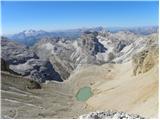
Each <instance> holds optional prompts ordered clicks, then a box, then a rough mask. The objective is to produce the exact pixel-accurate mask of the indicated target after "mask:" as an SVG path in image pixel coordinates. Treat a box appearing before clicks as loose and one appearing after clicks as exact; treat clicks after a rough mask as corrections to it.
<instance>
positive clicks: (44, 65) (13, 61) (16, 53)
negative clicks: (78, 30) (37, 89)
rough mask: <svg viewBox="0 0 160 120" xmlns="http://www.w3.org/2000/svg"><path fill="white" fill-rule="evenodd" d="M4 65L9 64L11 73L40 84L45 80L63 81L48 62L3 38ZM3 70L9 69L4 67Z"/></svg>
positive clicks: (22, 46) (24, 47)
mask: <svg viewBox="0 0 160 120" xmlns="http://www.w3.org/2000/svg"><path fill="white" fill-rule="evenodd" d="M1 44H2V58H3V59H4V60H2V61H1V62H2V64H5V63H6V62H7V63H8V69H10V71H11V70H12V71H13V72H15V73H17V74H19V75H22V76H25V77H28V78H31V79H33V80H36V81H38V82H44V81H45V80H56V81H62V79H61V77H60V75H59V74H58V73H57V72H56V71H55V70H54V68H53V66H52V64H51V63H50V62H49V61H47V60H41V59H39V58H38V57H37V55H36V54H35V53H34V52H33V50H31V49H28V48H27V47H26V46H24V45H21V44H18V43H15V42H13V41H9V40H7V38H2V41H1ZM5 61H6V62H5ZM2 67H3V68H2V69H3V70H5V69H7V68H5V67H4V66H2Z"/></svg>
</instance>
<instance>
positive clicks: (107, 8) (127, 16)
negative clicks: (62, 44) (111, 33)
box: [1, 1, 158, 34]
mask: <svg viewBox="0 0 160 120" xmlns="http://www.w3.org/2000/svg"><path fill="white" fill-rule="evenodd" d="M1 3H2V33H3V34H14V33H18V32H21V31H23V30H26V29H27V30H28V29H34V30H45V31H57V30H60V31H61V30H68V29H79V28H92V27H98V26H102V27H105V28H111V27H122V28H129V27H143V26H144V27H145V26H158V1H139V2H138V1H132V2H131V1H130V2H128V1H123V2H118V1H113V2H111V1H110V2H109V1H101V2H98V1H94V2H84V1H80V2H66V1H61V2H56V1H34V2H33V1H32V2H31V1H22V2H17V1H14V2H13V1H12V2H11V1H2V2H1Z"/></svg>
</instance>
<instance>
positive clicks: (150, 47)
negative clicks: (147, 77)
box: [132, 37, 159, 75]
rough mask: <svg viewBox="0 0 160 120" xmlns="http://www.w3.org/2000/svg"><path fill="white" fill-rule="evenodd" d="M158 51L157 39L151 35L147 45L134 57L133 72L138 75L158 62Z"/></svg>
mask: <svg viewBox="0 0 160 120" xmlns="http://www.w3.org/2000/svg"><path fill="white" fill-rule="evenodd" d="M158 52H159V47H158V43H157V40H155V39H154V38H152V37H151V39H150V40H149V41H147V47H146V48H145V49H144V50H142V51H140V52H137V53H136V54H135V55H133V57H132V63H133V67H134V70H133V74H134V75H138V74H140V73H145V72H147V71H149V70H150V69H151V68H152V67H154V66H155V65H156V64H158V56H159V54H158Z"/></svg>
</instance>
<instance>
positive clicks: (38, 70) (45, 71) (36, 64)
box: [10, 59, 62, 82]
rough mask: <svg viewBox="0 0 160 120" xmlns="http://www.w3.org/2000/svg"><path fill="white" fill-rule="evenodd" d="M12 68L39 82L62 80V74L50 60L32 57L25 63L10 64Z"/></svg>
mask: <svg viewBox="0 0 160 120" xmlns="http://www.w3.org/2000/svg"><path fill="white" fill-rule="evenodd" d="M10 69H12V70H13V71H15V72H17V73H18V74H20V75H22V76H26V77H29V78H31V79H33V80H36V81H39V82H44V81H45V80H56V81H62V79H61V77H60V75H59V74H58V73H57V72H56V71H55V70H54V69H53V67H52V64H51V63H50V62H49V61H43V60H39V59H30V60H28V61H27V62H25V63H24V64H18V65H10Z"/></svg>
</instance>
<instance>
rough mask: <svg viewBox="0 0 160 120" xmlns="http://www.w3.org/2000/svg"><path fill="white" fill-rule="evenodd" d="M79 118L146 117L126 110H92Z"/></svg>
mask: <svg viewBox="0 0 160 120" xmlns="http://www.w3.org/2000/svg"><path fill="white" fill-rule="evenodd" d="M79 119H145V118H144V117H142V116H140V115H137V114H128V113H126V112H118V111H112V110H108V111H104V112H99V111H98V112H91V113H89V114H85V115H82V116H80V117H79Z"/></svg>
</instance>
